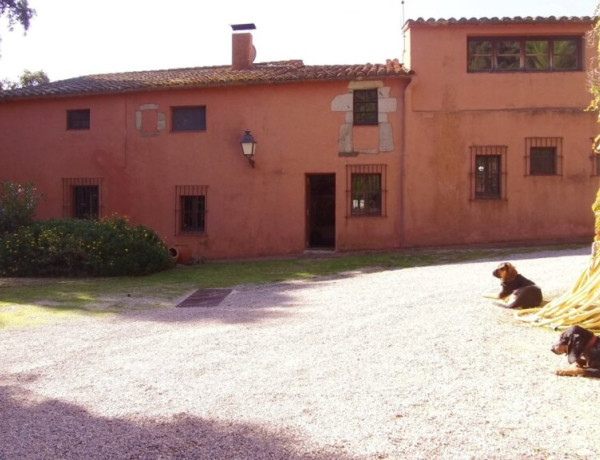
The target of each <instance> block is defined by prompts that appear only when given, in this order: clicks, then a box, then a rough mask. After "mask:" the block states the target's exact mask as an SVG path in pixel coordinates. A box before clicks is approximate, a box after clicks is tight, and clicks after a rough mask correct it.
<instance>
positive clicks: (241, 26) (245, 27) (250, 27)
mask: <svg viewBox="0 0 600 460" xmlns="http://www.w3.org/2000/svg"><path fill="white" fill-rule="evenodd" d="M231 29H232V30H233V31H235V32H237V31H239V30H255V29H256V26H255V25H254V24H253V23H249V24H231Z"/></svg>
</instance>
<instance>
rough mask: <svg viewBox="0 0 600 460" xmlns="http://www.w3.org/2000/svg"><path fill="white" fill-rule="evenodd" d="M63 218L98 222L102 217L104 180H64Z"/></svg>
mask: <svg viewBox="0 0 600 460" xmlns="http://www.w3.org/2000/svg"><path fill="white" fill-rule="evenodd" d="M62 185H63V217H73V218H75V219H88V220H97V219H99V218H100V217H102V178H101V177H75V178H73V177H71V178H64V179H63V180H62Z"/></svg>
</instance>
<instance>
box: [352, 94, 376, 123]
mask: <svg viewBox="0 0 600 460" xmlns="http://www.w3.org/2000/svg"><path fill="white" fill-rule="evenodd" d="M353 106H354V113H353V120H354V124H355V125H377V124H378V123H379V108H378V107H379V106H378V93H377V89H360V90H359V89H357V90H354V92H353Z"/></svg>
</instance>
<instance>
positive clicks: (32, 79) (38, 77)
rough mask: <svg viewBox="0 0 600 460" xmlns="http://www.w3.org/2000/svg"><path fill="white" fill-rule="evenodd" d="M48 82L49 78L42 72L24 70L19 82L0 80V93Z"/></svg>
mask: <svg viewBox="0 0 600 460" xmlns="http://www.w3.org/2000/svg"><path fill="white" fill-rule="evenodd" d="M49 82H50V78H48V75H47V74H46V72H44V71H43V70H36V71H31V70H27V69H26V70H24V71H23V74H22V75H21V76H20V77H19V81H10V80H8V79H4V80H0V91H1V90H7V91H8V90H11V89H17V88H26V87H28V86H38V85H42V84H44V83H49Z"/></svg>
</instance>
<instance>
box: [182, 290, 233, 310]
mask: <svg viewBox="0 0 600 460" xmlns="http://www.w3.org/2000/svg"><path fill="white" fill-rule="evenodd" d="M230 293H231V289H220V288H213V289H198V290H197V291H196V292H194V293H193V294H191V295H190V296H188V297H187V298H186V299H184V300H183V301H181V302H179V304H178V305H177V307H178V308H192V307H216V306H218V305H219V304H220V303H221V302H222V301H223V300H224V299H225V297H227V296H228V295H229V294H230Z"/></svg>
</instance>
